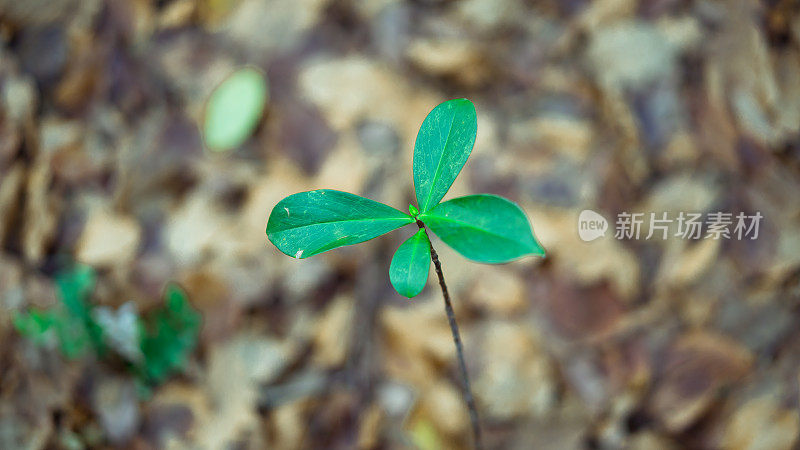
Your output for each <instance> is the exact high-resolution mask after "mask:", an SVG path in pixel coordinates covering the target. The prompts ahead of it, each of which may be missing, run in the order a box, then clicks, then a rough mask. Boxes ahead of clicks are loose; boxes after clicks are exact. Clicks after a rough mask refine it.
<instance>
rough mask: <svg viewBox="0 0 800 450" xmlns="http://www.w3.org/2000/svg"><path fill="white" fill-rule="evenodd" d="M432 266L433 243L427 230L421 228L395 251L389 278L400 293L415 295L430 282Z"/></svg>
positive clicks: (408, 295) (409, 296) (409, 295)
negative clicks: (429, 276) (429, 275)
mask: <svg viewBox="0 0 800 450" xmlns="http://www.w3.org/2000/svg"><path fill="white" fill-rule="evenodd" d="M430 266H431V243H430V241H429V240H428V236H427V235H426V234H425V231H423V230H419V231H417V232H416V233H415V234H414V235H413V236H411V237H410V238H408V240H406V241H405V242H403V244H402V245H400V247H399V248H398V249H397V251H396V252H395V253H394V256H393V257H392V264H391V265H390V266H389V280H390V281H391V282H392V286H394V288H395V290H396V291H397V292H398V293H399V294H400V295H404V296H406V297H408V298H411V297H414V296H416V295H417V294H419V293H420V292H422V289H423V288H424V287H425V284H426V283H427V282H428V272H429V271H430Z"/></svg>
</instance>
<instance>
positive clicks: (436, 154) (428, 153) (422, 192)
mask: <svg viewBox="0 0 800 450" xmlns="http://www.w3.org/2000/svg"><path fill="white" fill-rule="evenodd" d="M477 132H478V118H477V116H476V114H475V106H474V105H473V104H472V102H471V101H469V100H467V99H465V98H461V99H456V100H450V101H449V102H444V103H442V104H440V105H439V106H437V107H436V108H433V111H431V112H430V113H429V114H428V117H426V118H425V120H424V121H423V122H422V126H421V127H420V128H419V133H417V141H416V142H415V143H414V170H413V172H414V190H415V191H416V193H417V204H419V210H420V211H422V212H423V213H424V212H426V211H428V210H429V209H431V208H433V207H434V206H436V204H437V203H439V201H440V200H442V197H444V194H446V193H447V191H448V190H449V189H450V186H451V185H452V184H453V181H455V180H456V177H457V176H458V173H459V172H461V168H462V167H464V164H465V163H466V162H467V158H469V154H470V153H472V146H473V145H475V135H476V134H477Z"/></svg>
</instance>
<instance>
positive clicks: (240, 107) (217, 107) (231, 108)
mask: <svg viewBox="0 0 800 450" xmlns="http://www.w3.org/2000/svg"><path fill="white" fill-rule="evenodd" d="M266 101H267V83H266V81H265V80H264V76H263V75H262V74H261V72H259V71H258V70H256V69H254V68H245V69H241V70H239V71H237V72H235V73H233V74H232V75H230V76H229V77H228V78H226V79H225V81H223V82H222V83H221V84H220V85H219V86H217V88H216V89H215V90H214V92H212V93H211V96H210V97H209V99H208V103H207V104H206V109H205V119H204V122H203V135H204V136H205V142H206V146H208V148H209V149H210V150H213V151H224V150H230V149H232V148H236V147H238V146H240V145H242V144H243V143H244V142H245V141H246V140H247V138H249V137H250V135H251V134H252V133H253V130H255V129H256V126H257V125H258V122H259V120H260V119H261V115H262V113H263V112H264V104H265V103H266Z"/></svg>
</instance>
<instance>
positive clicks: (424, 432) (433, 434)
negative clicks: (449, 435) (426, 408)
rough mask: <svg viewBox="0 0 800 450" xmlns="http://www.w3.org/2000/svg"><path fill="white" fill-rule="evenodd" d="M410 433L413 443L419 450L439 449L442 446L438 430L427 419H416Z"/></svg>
mask: <svg viewBox="0 0 800 450" xmlns="http://www.w3.org/2000/svg"><path fill="white" fill-rule="evenodd" d="M410 434H411V440H412V441H413V442H414V445H416V446H417V448H418V449H420V450H441V449H443V448H444V446H443V445H442V438H441V437H439V432H437V431H436V428H434V426H433V424H431V423H430V422H429V421H427V420H420V421H417V422H416V423H415V424H414V427H413V428H412V429H411V432H410Z"/></svg>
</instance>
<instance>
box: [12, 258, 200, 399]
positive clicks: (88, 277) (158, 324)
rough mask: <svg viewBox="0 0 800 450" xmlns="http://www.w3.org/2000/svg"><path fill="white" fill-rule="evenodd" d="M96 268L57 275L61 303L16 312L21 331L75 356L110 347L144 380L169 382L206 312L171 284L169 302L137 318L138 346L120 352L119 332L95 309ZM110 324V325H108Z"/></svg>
mask: <svg viewBox="0 0 800 450" xmlns="http://www.w3.org/2000/svg"><path fill="white" fill-rule="evenodd" d="M95 279H96V276H95V272H94V270H93V269H92V268H91V267H89V266H83V265H75V266H74V267H72V268H70V269H69V270H66V271H64V272H61V273H59V274H58V275H57V276H56V286H57V289H58V294H59V298H60V300H61V303H60V304H59V305H56V306H54V307H52V308H49V309H46V310H40V309H35V308H32V309H30V310H29V311H27V312H25V313H18V314H16V315H15V317H14V326H15V328H16V329H17V331H18V332H19V333H20V334H21V335H23V336H25V337H27V338H29V339H31V340H32V341H33V342H34V343H35V344H37V345H57V346H58V348H59V349H60V350H61V353H62V354H63V355H64V356H65V357H67V358H69V359H75V358H78V357H80V356H84V355H86V353H87V352H88V351H89V350H90V349H91V350H93V351H94V352H95V354H97V355H98V356H100V357H103V356H105V355H106V354H107V352H108V350H109V348H112V349H115V350H117V353H118V354H120V356H122V357H123V358H125V359H127V360H128V362H129V363H130V365H131V368H132V369H133V370H134V373H135V374H137V375H138V376H139V377H140V379H141V380H142V381H143V382H145V383H149V384H156V383H159V382H162V381H164V379H166V377H168V376H169V375H171V374H173V373H175V372H177V371H178V370H180V369H181V368H183V367H184V365H185V364H186V361H187V359H188V357H189V355H190V353H191V352H192V350H193V349H194V347H195V346H196V344H197V337H198V335H199V332H200V323H201V320H200V314H199V313H198V312H197V311H196V310H195V309H194V308H192V306H191V304H190V303H189V300H188V298H187V296H186V293H185V292H184V291H183V290H181V289H180V287H178V286H177V285H175V284H169V285H168V286H167V288H166V292H165V301H164V305H163V306H162V307H160V308H158V309H156V310H154V311H153V312H152V313H151V314H150V315H148V316H147V317H146V318H140V317H138V316H133V317H131V320H132V321H133V320H135V323H136V329H137V330H138V333H134V334H133V336H132V341H131V342H130V345H132V346H133V348H134V349H136V350H137V351H136V352H135V355H136V356H138V357H134V356H133V355H132V354H131V352H125V351H120V349H119V348H117V347H116V346H115V344H116V345H119V344H120V343H119V340H118V339H115V338H119V336H117V335H114V334H113V333H115V332H117V331H118V330H115V329H113V328H112V327H111V325H110V324H108V323H105V324H104V323H103V322H102V320H98V318H99V317H100V316H101V314H98V311H100V310H101V309H102V308H95V307H94V305H92V303H91V301H90V298H91V294H92V291H93V290H94V286H95ZM104 326H105V327H106V328H104Z"/></svg>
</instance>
